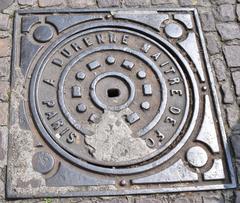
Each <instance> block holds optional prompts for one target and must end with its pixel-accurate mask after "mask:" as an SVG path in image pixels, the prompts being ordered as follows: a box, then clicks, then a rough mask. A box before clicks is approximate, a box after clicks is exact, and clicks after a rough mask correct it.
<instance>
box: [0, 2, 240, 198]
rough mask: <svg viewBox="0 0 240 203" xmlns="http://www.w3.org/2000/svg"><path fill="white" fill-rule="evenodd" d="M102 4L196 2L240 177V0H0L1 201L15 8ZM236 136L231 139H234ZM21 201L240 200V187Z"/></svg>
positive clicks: (178, 4)
mask: <svg viewBox="0 0 240 203" xmlns="http://www.w3.org/2000/svg"><path fill="white" fill-rule="evenodd" d="M31 7H34V8H38V7H39V8H50V7H51V8H54V7H57V8H66V7H70V8H97V7H99V8H102V7H119V8H127V7H146V8H149V7H151V8H154V7H156V8H159V7H161V8H163V7H195V8H197V9H198V11H199V13H200V17H201V22H202V27H203V30H204V34H205V39H206V43H207V49H208V53H209V55H210V61H211V64H212V66H213V68H214V75H215V78H216V81H217V84H218V87H217V90H218V93H219V98H220V100H221V101H222V115H223V118H224V119H225V128H226V131H227V135H228V136H229V141H231V143H232V146H233V147H232V148H233V150H232V151H233V156H234V159H233V160H234V162H235V165H236V170H237V171H238V173H239V174H238V178H239V179H240V147H239V143H240V121H239V105H240V24H239V21H240V0H17V1H15V2H14V1H13V0H1V1H0V12H1V13H0V202H8V201H7V200H5V194H4V193H5V192H4V190H5V188H4V187H5V183H4V180H5V175H6V164H7V157H6V156H7V142H8V111H9V105H8V102H9V100H10V98H9V95H10V94H9V93H10V90H9V89H10V57H11V43H12V35H11V34H12V26H13V25H12V21H13V17H14V11H15V10H17V9H23V8H31ZM230 138H231V139H230ZM15 202H45V203H52V202H59V203H60V202H85V203H93V202H94V203H95V202H108V203H157V202H178V203H181V202H182V203H188V202H189V203H193V202H196V203H198V202H204V203H217V202H240V191H237V190H236V191H231V190H228V191H212V192H195V193H190V192H189V193H179V194H169V195H163V194H161V195H151V196H127V197H111V198H109V197H101V198H78V199H51V198H49V199H39V200H37V199H35V200H18V201H15Z"/></svg>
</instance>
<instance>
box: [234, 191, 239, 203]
mask: <svg viewBox="0 0 240 203" xmlns="http://www.w3.org/2000/svg"><path fill="white" fill-rule="evenodd" d="M234 193H235V201H234V202H235V203H239V202H240V191H234Z"/></svg>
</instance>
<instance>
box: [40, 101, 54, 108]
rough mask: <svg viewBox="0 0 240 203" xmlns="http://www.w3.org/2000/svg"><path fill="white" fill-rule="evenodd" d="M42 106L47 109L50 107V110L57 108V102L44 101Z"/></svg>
mask: <svg viewBox="0 0 240 203" xmlns="http://www.w3.org/2000/svg"><path fill="white" fill-rule="evenodd" d="M42 104H43V105H46V106H47V107H50V108H52V107H54V106H55V102H54V101H52V100H50V101H42Z"/></svg>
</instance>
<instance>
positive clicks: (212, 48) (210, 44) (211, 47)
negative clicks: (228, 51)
mask: <svg viewBox="0 0 240 203" xmlns="http://www.w3.org/2000/svg"><path fill="white" fill-rule="evenodd" d="M205 37H206V44H207V49H208V51H209V53H210V54H211V55H213V54H218V53H219V52H220V46H221V45H220V43H219V41H218V39H217V36H215V35H214V34H213V33H207V34H206V35H205Z"/></svg>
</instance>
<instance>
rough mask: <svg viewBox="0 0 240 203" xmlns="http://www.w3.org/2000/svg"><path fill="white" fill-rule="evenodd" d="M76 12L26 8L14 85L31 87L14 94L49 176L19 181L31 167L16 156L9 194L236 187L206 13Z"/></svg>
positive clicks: (36, 165) (18, 29)
mask: <svg viewBox="0 0 240 203" xmlns="http://www.w3.org/2000/svg"><path fill="white" fill-rule="evenodd" d="M69 13H70V14H66V13H65V11H61V10H47V11H41V10H40V11H20V12H19V13H18V14H17V16H16V20H15V48H16V51H15V60H14V62H13V71H14V73H15V74H14V75H13V77H12V89H13V90H14V89H17V87H18V84H19V83H20V84H21V85H22V87H23V92H24V97H23V98H21V97H17V96H16V95H13V98H15V100H13V101H12V102H13V103H14V104H15V105H18V103H21V108H20V111H21V115H22V114H24V115H25V117H26V119H25V120H27V121H28V125H29V127H30V130H28V131H27V130H26V128H24V130H25V131H24V132H22V131H21V130H19V131H18V133H19V134H21V133H23V135H24V134H25V133H28V135H29V139H30V140H34V141H33V142H35V144H33V146H29V149H28V150H29V151H28V160H31V159H32V162H31V165H30V166H29V168H28V170H30V171H31V170H32V171H33V174H35V173H36V176H37V177H38V178H39V179H41V180H42V184H43V185H42V187H39V188H41V190H37V189H36V190H34V189H33V191H34V192H32V194H31V193H28V194H26V193H24V191H22V190H18V189H17V188H18V185H17V184H16V182H14V180H15V179H16V176H17V175H21V173H24V172H23V171H26V170H25V168H26V166H24V165H22V166H21V167H22V169H23V170H22V171H20V172H19V171H18V174H17V173H16V172H15V173H14V171H15V170H16V166H15V165H14V164H11V166H9V168H8V185H9V186H8V196H9V197H30V196H32V195H34V196H49V195H51V196H54V195H58V192H59V191H61V190H64V192H63V193H62V196H89V195H91V196H94V195H117V194H138V193H155V192H176V191H189V190H210V189H224V188H231V187H235V179H234V177H233V176H234V174H233V169H232V164H231V159H230V154H229V151H228V148H227V143H226V137H225V132H224V128H223V123H222V119H221V115H220V108H219V104H218V101H217V97H216V90H215V87H214V80H213V77H212V73H211V67H210V66H209V63H208V60H207V55H206V49H205V44H204V41H203V36H202V31H201V28H200V23H199V19H198V15H197V12H196V11H195V10H192V9H182V10H181V9H168V10H158V11H152V10H151V11H150V10H147V11H144V10H142V11H141V10H137V11H134V10H111V11H108V10H98V11H87V10H79V11H76V10H74V11H71V10H69ZM53 14H54V15H53ZM199 36H200V37H199ZM199 44H201V46H203V49H202V48H201V46H199ZM205 64H206V65H205ZM18 67H19V68H18ZM16 73H17V74H16ZM21 75H22V76H21ZM13 92H17V90H16V91H13ZM13 94H14V93H13ZM23 102H24V108H25V112H24V113H23V112H22V111H23V109H24V108H23ZM13 106H14V105H13ZM14 113H16V112H14ZM14 113H13V112H12V115H13V114H14ZM17 113H18V112H17ZM12 117H13V116H12ZM25 122H26V121H25ZM17 126H18V125H17V121H14V119H13V120H12V128H14V129H15V130H16V128H19V129H21V126H19V127H17ZM12 131H14V130H12ZM26 131H27V132H26ZM14 136H17V137H19V136H18V135H13V134H12V138H10V145H11V146H10V148H11V147H13V146H14V145H15V146H16V145H17V144H16V143H17V142H18V140H16V139H18V138H17V137H16V138H14ZM14 142H16V143H14ZM14 150H15V149H11V150H10V152H9V160H11V161H14V160H15V159H16V156H15V153H14V152H15V151H14ZM30 151H31V152H30ZM24 167H25V168H24ZM217 168H218V169H219V170H217ZM25 175H26V179H27V177H28V175H27V174H25ZM23 177H25V176H22V179H24V178H23ZM162 183H164V185H162ZM62 186H64V189H63V188H62ZM71 186H78V187H75V188H74V189H73V188H72V187H71ZM173 186H174V187H173ZM51 187H55V188H57V189H54V188H53V189H51V190H49V189H50V188H51Z"/></svg>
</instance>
